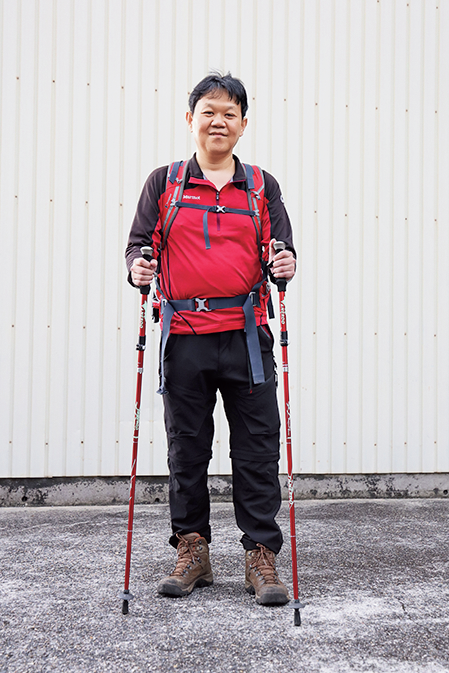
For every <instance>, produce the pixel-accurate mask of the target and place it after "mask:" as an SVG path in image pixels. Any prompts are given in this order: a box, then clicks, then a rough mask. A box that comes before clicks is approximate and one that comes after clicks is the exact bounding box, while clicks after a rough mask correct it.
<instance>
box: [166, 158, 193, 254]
mask: <svg viewBox="0 0 449 673" xmlns="http://www.w3.org/2000/svg"><path fill="white" fill-rule="evenodd" d="M188 163H189V162H188V161H187V162H184V161H175V162H174V163H172V164H170V166H169V167H168V169H167V179H166V182H165V192H164V196H163V203H164V205H163V209H164V211H165V210H166V212H161V222H162V227H161V248H164V247H165V244H166V242H167V237H168V234H169V232H170V229H171V226H172V224H173V220H174V219H175V217H176V215H177V214H178V210H179V208H178V207H177V206H176V202H177V201H181V200H182V195H183V193H184V186H185V180H186V175H187V166H188Z"/></svg>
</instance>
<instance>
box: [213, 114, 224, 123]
mask: <svg viewBox="0 0 449 673" xmlns="http://www.w3.org/2000/svg"><path fill="white" fill-rule="evenodd" d="M224 123H225V118H224V117H223V115H221V114H219V113H218V114H216V115H215V116H214V118H213V120H212V124H213V125H214V126H224Z"/></svg>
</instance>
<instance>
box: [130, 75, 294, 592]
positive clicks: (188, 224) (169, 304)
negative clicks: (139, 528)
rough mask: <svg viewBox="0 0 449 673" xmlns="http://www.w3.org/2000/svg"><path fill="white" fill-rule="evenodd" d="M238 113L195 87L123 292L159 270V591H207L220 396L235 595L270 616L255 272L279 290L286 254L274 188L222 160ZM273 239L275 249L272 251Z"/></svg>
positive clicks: (216, 83)
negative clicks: (163, 501) (188, 138)
mask: <svg viewBox="0 0 449 673" xmlns="http://www.w3.org/2000/svg"><path fill="white" fill-rule="evenodd" d="M247 109H248V104H247V96H246V91H245V88H244V86H243V84H242V82H240V80H238V79H235V78H233V77H232V76H231V74H230V73H228V74H227V75H225V76H222V75H220V74H216V73H214V74H211V75H209V76H208V77H205V78H204V79H203V80H202V81H201V82H200V83H199V84H198V85H197V86H196V87H195V88H194V90H193V91H192V93H191V95H190V97H189V111H188V112H187V114H186V120H187V124H188V126H189V129H190V131H191V133H192V134H193V138H194V141H195V144H196V148H197V151H196V153H195V155H194V156H193V157H192V158H191V159H190V161H189V162H188V163H187V164H182V165H181V166H178V165H177V164H176V165H173V166H171V167H167V166H164V167H162V168H158V169H156V170H155V171H153V173H151V175H150V176H149V178H148V180H147V182H146V183H145V185H144V188H143V191H142V194H141V197H140V200H139V203H138V206H137V212H136V215H135V218H134V222H133V224H132V227H131V232H130V236H129V241H128V246H127V249H126V261H127V266H128V270H129V281H130V282H131V284H132V285H134V286H141V285H148V284H150V283H151V281H152V279H153V277H154V275H155V272H156V269H157V270H158V289H159V295H160V297H161V310H162V312H163V315H162V320H163V328H162V342H161V367H160V377H161V388H160V390H159V392H161V393H164V397H163V400H164V412H165V427H166V432H167V439H168V465H169V472H170V476H169V500H170V513H171V523H172V532H173V534H172V536H171V538H170V543H171V544H172V545H173V546H174V547H175V548H176V549H177V553H178V560H177V564H176V567H175V569H174V571H173V573H172V574H171V575H170V576H168V577H166V578H164V579H163V580H162V581H161V582H160V584H159V586H158V592H159V593H161V594H163V595H167V596H185V595H187V594H189V593H190V592H191V591H192V590H193V589H194V588H195V587H200V586H208V585H210V584H212V582H213V575H212V569H211V566H210V561H209V543H210V541H211V529H210V524H209V514H210V506H209V492H208V489H207V469H208V464H209V461H210V458H211V455H212V451H211V446H212V439H213V431H214V428H213V410H214V406H215V403H216V392H217V390H219V391H220V393H221V395H222V398H223V402H224V409H225V413H226V416H227V419H228V422H229V427H230V457H231V461H232V471H233V502H234V510H235V516H236V521H237V525H238V526H239V528H240V529H241V530H242V532H243V536H242V538H241V542H242V544H243V547H244V549H245V552H246V554H245V557H246V570H245V588H246V590H247V591H248V592H249V593H251V594H255V596H256V601H257V602H258V603H260V604H263V605H271V604H284V603H287V602H288V601H289V596H288V592H287V588H286V587H285V585H284V584H283V583H282V582H281V581H280V579H279V577H278V574H277V571H276V564H275V555H276V554H277V553H278V552H279V550H280V548H281V545H282V534H281V531H280V529H279V526H278V525H277V523H276V521H275V516H276V514H277V512H278V511H279V507H280V504H281V497H280V486H279V479H278V461H279V428H280V420H279V411H278V407H277V399H276V372H275V363H274V359H273V352H272V346H273V339H272V336H271V332H270V330H269V328H268V324H267V315H266V313H267V305H268V303H269V286H268V284H267V276H266V273H267V266H269V268H270V273H271V274H272V276H273V277H274V279H276V278H284V279H287V280H290V279H291V278H292V277H293V275H294V273H295V257H294V248H293V242H292V232H291V226H290V221H289V218H288V215H287V212H286V210H285V207H284V201H283V198H282V195H281V191H280V188H279V185H278V183H277V182H276V180H275V179H274V178H273V177H272V176H271V175H270V174H268V173H266V172H265V171H260V169H258V168H257V167H251V166H245V165H243V164H241V163H240V161H239V159H238V158H237V157H236V156H235V155H234V154H233V149H234V146H235V145H236V143H237V142H238V140H239V138H240V137H241V136H242V135H243V133H244V131H245V128H246V126H247V121H248V120H247V118H246V111H247ZM167 176H169V179H167ZM173 217H174V219H173ZM276 240H278V241H283V242H284V243H285V244H286V249H285V250H283V251H281V252H278V253H277V254H275V250H274V243H275V242H276ZM144 245H150V246H152V247H153V248H154V249H155V250H156V251H157V252H156V253H155V254H156V257H155V258H154V259H152V260H151V261H148V260H145V259H143V258H142V256H141V253H140V248H141V247H142V246H144Z"/></svg>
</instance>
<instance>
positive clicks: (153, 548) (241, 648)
mask: <svg viewBox="0 0 449 673" xmlns="http://www.w3.org/2000/svg"><path fill="white" fill-rule="evenodd" d="M295 507H296V521H297V539H298V565H299V584H300V597H301V599H302V601H303V602H305V603H306V606H305V608H304V609H303V610H302V611H301V615H302V625H301V626H300V627H296V626H294V624H293V614H294V611H293V610H291V609H289V608H288V607H282V608H266V607H261V606H258V605H257V604H256V603H255V602H254V599H253V597H251V596H250V595H248V594H247V593H246V592H245V591H244V557H243V550H242V548H241V545H240V543H239V538H240V532H239V530H238V529H237V527H236V525H235V522H234V517H233V509H232V505H231V504H230V503H214V504H212V516H211V522H212V531H213V541H212V544H211V561H212V567H213V570H214V577H215V582H214V585H213V586H212V587H209V588H205V589H198V590H196V591H194V592H193V594H192V595H191V596H189V597H186V598H180V599H170V598H164V597H161V596H158V594H157V593H156V586H157V583H158V581H159V579H160V578H161V576H163V575H165V574H168V573H170V572H171V570H172V568H173V564H174V554H175V553H174V550H172V548H171V547H169V545H168V544H167V541H166V540H167V538H168V535H169V532H170V530H169V514H168V506H167V505H138V506H137V507H136V515H135V521H134V536H133V554H132V565H131V582H130V589H131V592H132V593H133V594H134V595H135V599H134V600H133V601H131V603H130V612H129V614H128V615H127V616H124V615H122V614H121V601H120V600H119V599H118V598H117V596H118V594H119V593H120V592H121V591H122V589H123V576H124V563H125V547H126V529H127V518H128V509H127V507H126V506H110V507H103V506H97V507H95V506H91V507H53V508H51V507H34V508H33V507H20V508H3V509H0V530H1V540H2V544H1V546H0V561H1V568H2V617H1V620H0V622H1V630H0V651H1V658H0V671H2V673H3V672H5V673H6V672H8V673H13V672H14V673H16V672H17V673H19V672H20V673H27V672H40V671H42V672H44V671H45V672H46V671H80V672H82V671H89V672H91V673H95V672H97V671H107V672H108V673H110V672H114V671H125V672H128V671H164V672H165V671H176V670H180V671H181V670H182V671H192V672H193V671H195V672H196V673H207V672H209V671H211V672H214V673H215V672H216V671H220V672H221V671H223V672H228V671H229V672H235V673H238V672H240V671H245V672H250V673H251V672H256V671H257V672H258V673H264V672H265V671H266V672H271V671H273V672H289V671H292V672H293V671H300V670H305V671H307V672H308V673H314V672H319V673H333V672H335V673H337V672H342V673H343V672H344V673H346V672H354V673H355V672H357V673H361V672H365V671H372V672H374V673H377V672H383V671H385V672H388V673H414V672H416V673H439V672H442V671H446V672H447V671H449V610H448V603H449V601H448V599H449V583H448V579H449V578H448V575H449V558H448V551H449V502H448V501H447V500H440V499H422V500H418V499H409V500H397V499H395V500H345V501H342V500H338V501H337V500H334V501H323V500H314V501H307V500H301V501H299V502H297V503H296V505H295ZM278 520H279V523H280V525H281V527H282V529H283V531H284V538H285V544H284V547H283V549H282V551H281V553H280V554H279V556H278V569H279V571H280V575H281V578H282V579H283V580H284V581H285V582H286V584H287V586H289V589H290V591H291V586H292V582H291V557H290V540H289V521H288V504H287V503H283V507H282V510H281V512H280V514H279V519H278Z"/></svg>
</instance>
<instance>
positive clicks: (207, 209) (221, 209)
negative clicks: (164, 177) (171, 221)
mask: <svg viewBox="0 0 449 673" xmlns="http://www.w3.org/2000/svg"><path fill="white" fill-rule="evenodd" d="M174 206H175V208H178V209H179V208H192V209H194V210H204V215H203V233H204V241H205V243H206V250H209V249H210V239H209V229H208V226H207V216H208V214H209V213H223V214H224V215H225V214H226V213H234V214H235V215H249V216H250V217H254V215H255V214H256V213H255V211H254V210H245V209H242V208H229V207H228V206H218V205H214V206H206V205H202V204H200V203H185V202H184V201H176V202H175V203H174Z"/></svg>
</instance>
